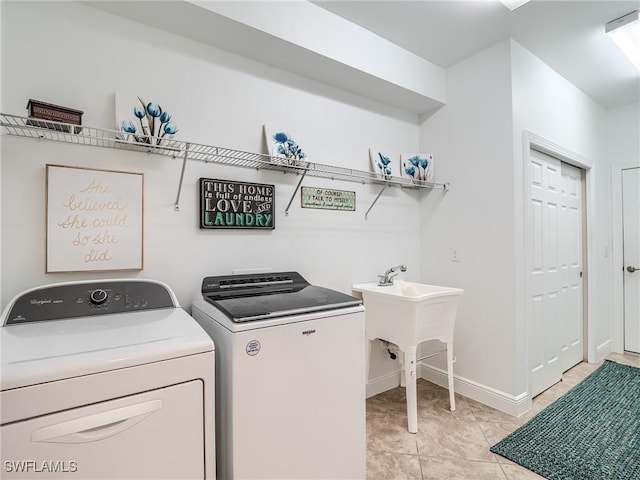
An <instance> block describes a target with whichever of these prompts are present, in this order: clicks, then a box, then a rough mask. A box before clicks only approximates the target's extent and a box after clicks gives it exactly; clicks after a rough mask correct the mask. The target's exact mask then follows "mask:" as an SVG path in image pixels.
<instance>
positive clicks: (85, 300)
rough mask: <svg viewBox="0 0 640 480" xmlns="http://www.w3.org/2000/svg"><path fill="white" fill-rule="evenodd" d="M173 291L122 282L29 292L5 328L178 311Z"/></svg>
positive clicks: (12, 308)
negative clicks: (169, 309) (100, 316)
mask: <svg viewBox="0 0 640 480" xmlns="http://www.w3.org/2000/svg"><path fill="white" fill-rule="evenodd" d="M174 307H177V305H176V304H175V303H174V301H173V296H172V295H171V293H170V291H169V290H168V288H167V287H166V285H163V284H161V283H156V282H151V281H145V280H118V281H108V280H107V281H97V282H79V283H65V284H58V285H50V286H44V287H41V288H37V289H34V290H29V291H27V292H25V293H24V294H22V295H21V296H20V297H18V298H17V299H16V300H15V302H14V303H13V304H12V305H11V306H10V309H9V311H8V313H6V314H5V315H4V324H5V325H11V324H17V323H28V322H42V321H46V320H61V319H65V318H76V317H86V316H93V315H105V314H110V313H124V312H134V311H141V310H152V309H157V308H174Z"/></svg>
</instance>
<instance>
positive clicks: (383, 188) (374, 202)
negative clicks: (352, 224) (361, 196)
mask: <svg viewBox="0 0 640 480" xmlns="http://www.w3.org/2000/svg"><path fill="white" fill-rule="evenodd" d="M388 186H389V184H388V183H385V184H384V185H383V187H382V189H381V190H380V193H378V196H377V197H376V198H375V199H374V200H373V203H372V204H371V206H370V207H369V209H368V210H367V212H366V213H365V214H364V219H365V220H366V219H367V217H368V216H369V212H370V211H371V209H372V208H373V206H374V205H375V204H376V202H377V201H378V199H379V198H380V195H382V192H384V191H385V190H386V189H387V187H388Z"/></svg>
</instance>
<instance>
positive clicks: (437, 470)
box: [367, 354, 640, 480]
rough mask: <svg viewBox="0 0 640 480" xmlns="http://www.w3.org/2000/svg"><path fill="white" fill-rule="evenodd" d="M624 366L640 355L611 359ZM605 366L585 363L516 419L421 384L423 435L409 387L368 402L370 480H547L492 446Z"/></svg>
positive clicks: (635, 362) (639, 363)
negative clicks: (414, 425) (414, 427)
mask: <svg viewBox="0 0 640 480" xmlns="http://www.w3.org/2000/svg"><path fill="white" fill-rule="evenodd" d="M607 358H608V359H610V360H613V361H616V362H618V363H625V364H629V365H634V366H637V367H640V355H634V354H624V355H621V354H611V355H609V356H608V357H607ZM599 366H600V364H588V363H580V364H578V365H576V366H575V367H573V368H572V369H571V370H568V371H567V372H565V374H564V375H563V378H562V381H561V382H559V383H557V384H556V385H554V386H553V387H551V388H550V389H548V390H546V391H545V392H543V393H541V394H540V395H538V396H537V397H535V398H534V400H533V408H532V410H531V411H529V412H527V413H526V414H525V415H523V416H521V417H519V418H515V417H512V416H509V415H507V414H504V413H502V412H499V411H497V410H494V409H493V408H491V407H487V406H486V405H483V404H481V403H478V402H476V401H474V400H471V399H469V398H466V397H463V396H461V395H458V394H456V411H455V412H451V411H450V410H449V393H448V391H447V390H446V389H444V388H441V387H439V386H437V385H434V384H433V383H430V382H427V381H425V380H422V379H419V380H418V433H417V434H411V433H409V432H408V431H407V415H406V397H405V390H404V388H400V387H398V388H394V389H392V390H389V391H386V392H384V393H381V394H379V395H376V396H374V397H371V398H369V399H368V400H367V479H370V480H383V479H393V480H396V479H397V480H404V479H407V480H410V479H423V480H427V479H438V480H483V479H487V480H529V479H541V478H543V477H540V476H539V475H537V474H535V473H533V472H531V471H530V470H527V469H525V468H523V467H521V466H519V465H517V464H515V463H513V462H511V461H510V460H507V459H506V458H504V457H501V456H500V455H495V454H493V453H491V452H490V451H489V447H490V446H491V445H494V444H495V443H497V442H498V441H500V440H501V439H502V438H503V437H505V436H506V435H508V434H509V433H511V432H513V431H514V430H515V429H516V428H518V427H519V426H520V425H522V424H524V423H525V422H526V421H527V420H529V419H530V418H531V417H533V416H534V415H535V414H536V413H538V412H539V411H541V410H542V409H543V408H544V407H546V406H547V405H549V404H551V403H552V402H553V401H554V400H556V399H557V398H559V397H560V396H562V395H563V394H564V393H566V392H567V391H568V390H570V389H571V388H572V387H573V386H575V385H576V384H578V383H579V382H580V381H581V380H583V379H584V378H585V377H586V376H587V375H589V374H590V373H591V372H593V371H594V370H595V369H596V368H598V367H599Z"/></svg>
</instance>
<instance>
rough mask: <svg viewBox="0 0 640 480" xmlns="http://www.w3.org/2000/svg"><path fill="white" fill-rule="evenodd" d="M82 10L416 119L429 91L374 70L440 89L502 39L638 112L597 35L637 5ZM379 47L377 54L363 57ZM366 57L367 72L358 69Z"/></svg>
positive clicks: (115, 5) (620, 66)
mask: <svg viewBox="0 0 640 480" xmlns="http://www.w3.org/2000/svg"><path fill="white" fill-rule="evenodd" d="M0 1H1V0H0ZM81 3H84V4H85V5H87V6H90V7H93V8H97V9H99V10H103V11H106V12H109V13H112V14H115V15H118V16H121V17H125V18H128V19H131V20H134V21H137V22H141V23H144V24H147V25H150V26H152V27H155V28H159V29H162V30H164V31H169V32H173V33H176V34H178V35H182V36H185V37H187V38H191V39H194V40H197V41H199V42H202V43H205V44H208V45H213V46H216V47H218V48H222V49H224V50H227V51H230V52H233V53H237V54H239V55H242V56H244V57H248V58H252V59H255V60H258V61H260V62H263V63H266V64H269V65H272V66H275V67H278V68H280V69H284V70H290V71H293V72H295V73H297V74H301V75H305V76H307V77H309V78H313V79H314V80H316V81H320V82H323V83H326V84H327V85H332V86H336V87H338V88H339V89H341V90H346V91H351V92H355V93H357V94H359V95H360V96H362V97H364V98H369V99H375V100H377V101H380V102H383V103H386V104H387V105H391V106H394V107H399V108H400V109H401V110H402V111H407V112H413V113H417V114H423V113H428V112H430V111H434V109H437V108H438V107H439V106H441V105H442V102H441V99H440V98H438V96H437V95H435V96H434V95H432V94H430V93H425V92H424V91H423V90H424V88H423V87H425V86H428V85H429V81H423V82H419V86H418V87H417V88H416V87H415V85H406V84H402V83H397V82H396V81H395V79H390V78H389V77H385V76H384V75H382V76H381V75H379V74H378V73H377V72H376V71H373V70H376V69H378V68H379V67H384V68H383V70H384V69H385V68H386V70H387V71H388V70H389V69H391V70H392V71H393V68H394V67H393V66H392V65H391V64H392V63H393V62H397V61H400V60H401V59H406V57H407V55H409V56H411V57H412V59H413V60H412V63H411V64H412V65H415V64H416V62H417V63H420V64H421V65H422V64H424V65H428V66H430V67H428V68H432V69H436V70H438V72H440V73H438V74H437V75H436V76H439V78H440V79H441V81H442V84H443V85H444V82H445V79H446V69H447V68H449V67H452V66H453V65H455V64H456V63H458V62H460V61H462V60H464V59H466V58H468V57H471V56H473V55H474V54H476V53H478V52H480V51H482V50H484V49H486V48H488V47H490V46H492V45H495V44H496V43H499V42H501V41H504V40H507V39H509V38H513V39H514V40H515V41H517V42H518V43H520V44H521V45H522V46H523V47H525V48H526V49H527V50H529V51H530V52H532V53H533V54H534V55H535V56H537V57H538V58H540V59H541V60H542V61H543V62H545V63H546V64H547V65H549V66H550V67H551V68H553V69H554V70H555V71H556V72H558V73H559V74H560V75H562V76H563V77H564V78H566V79H567V80H569V81H570V82H571V83H573V84H574V85H575V86H577V87H578V88H580V89H581V90H582V91H583V92H585V93H586V94H587V95H588V96H590V97H591V98H592V99H593V100H594V101H596V102H597V103H599V104H600V105H602V106H603V107H604V108H606V109H611V108H617V107H620V106H623V105H627V104H631V103H636V102H640V72H638V71H637V70H636V69H635V68H634V67H633V65H632V64H631V62H630V61H629V60H627V59H626V58H625V57H624V56H623V55H622V53H621V52H620V51H619V50H618V48H617V47H616V46H615V44H614V43H613V42H612V41H611V40H610V39H609V37H608V36H607V34H606V33H605V24H606V23H607V22H609V21H611V20H614V19H616V18H619V17H621V16H623V15H625V14H627V13H629V12H632V11H634V10H637V9H639V8H640V0H564V1H557V0H532V1H531V2H529V3H527V4H525V5H523V6H521V7H520V8H517V9H516V10H514V11H510V10H509V9H508V8H507V7H505V6H504V5H503V4H502V3H500V1H499V0H411V1H403V0H373V1H369V0H329V1H325V0H311V2H307V1H306V0H284V1H283V0H173V1H169V0H127V1H114V0H88V1H81ZM318 11H320V12H324V13H325V14H326V15H319V14H318ZM305 14H307V15H305ZM327 17H330V18H327ZM282 20H285V22H284V23H282ZM336 20H340V21H339V22H338V21H336ZM344 29H347V30H350V33H348V34H345V33H344ZM355 30H358V32H360V31H361V32H360V33H359V34H358V32H355ZM292 32H294V35H293V36H292ZM362 32H365V33H366V34H362ZM352 34H354V35H352ZM355 34H357V35H355ZM296 35H297V36H296ZM316 40H317V42H315V41H316ZM374 40H378V41H374ZM300 42H301V43H300ZM314 42H315V44H314V45H313V46H310V45H311V44H313V43H314ZM372 45H375V46H374V47H372ZM385 45H389V46H391V47H393V48H391V49H389V48H386V47H385ZM367 47H368V48H369V50H367V51H365V52H363V51H362V48H367ZM378 47H380V48H382V49H384V52H382V51H380V52H373V53H372V52H371V51H370V49H371V48H378ZM331 48H333V51H332V52H331V53H330V54H329V53H327V52H329V50H330V49H331ZM328 49H329V50H328ZM394 49H395V50H394ZM389 52H391V53H389ZM348 54H352V56H351V57H348ZM353 54H355V55H356V56H355V57H354V56H353ZM347 57H348V58H349V59H348V60H344V59H345V58H347ZM364 57H367V61H370V62H373V63H370V65H371V66H373V67H374V68H373V70H371V69H368V68H362V67H361V65H357V64H358V63H359V62H360V59H361V58H364ZM380 59H384V63H380ZM354 61H355V63H353V62H354ZM360 63H362V62H360ZM424 65H422V66H423V67H424ZM403 68H405V67H403ZM428 68H427V70H428ZM412 78H414V77H412ZM425 78H426V77H425ZM426 80H429V79H428V78H426Z"/></svg>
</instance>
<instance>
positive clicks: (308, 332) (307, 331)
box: [302, 328, 316, 337]
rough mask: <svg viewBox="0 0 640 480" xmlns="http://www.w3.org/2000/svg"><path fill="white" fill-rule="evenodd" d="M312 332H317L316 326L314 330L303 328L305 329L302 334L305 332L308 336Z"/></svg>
mask: <svg viewBox="0 0 640 480" xmlns="http://www.w3.org/2000/svg"><path fill="white" fill-rule="evenodd" d="M312 333H316V329H315V328H314V329H313V330H303V331H302V334H303V335H306V336H307V337H308V336H309V335H311V334H312Z"/></svg>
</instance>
